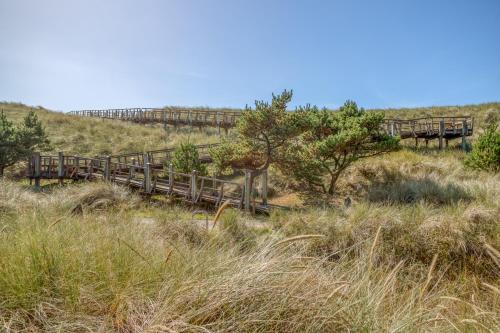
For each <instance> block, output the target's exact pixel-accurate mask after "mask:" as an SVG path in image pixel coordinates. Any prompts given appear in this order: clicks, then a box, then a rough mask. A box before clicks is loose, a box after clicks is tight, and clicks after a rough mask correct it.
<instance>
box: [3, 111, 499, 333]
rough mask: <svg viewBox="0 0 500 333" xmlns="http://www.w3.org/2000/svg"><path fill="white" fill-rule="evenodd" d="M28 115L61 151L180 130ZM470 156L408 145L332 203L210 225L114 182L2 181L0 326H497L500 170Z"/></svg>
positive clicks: (372, 164)
mask: <svg viewBox="0 0 500 333" xmlns="http://www.w3.org/2000/svg"><path fill="white" fill-rule="evenodd" d="M492 107H496V106H495V105H493V106H492V105H482V106H480V107H479V111H478V112H479V113H478V114H479V115H480V117H482V118H486V117H487V115H486V113H487V112H488V110H490V109H491V108H492ZM2 108H4V109H6V112H7V115H8V116H9V117H12V118H13V119H18V120H19V119H20V118H21V117H22V115H23V112H26V110H27V108H26V107H25V106H22V105H15V104H9V106H8V107H6V106H5V105H3V106H2ZM474 108H475V106H474ZM474 108H472V109H470V110H475V109H474ZM7 109H8V110H7ZM9 110H10V111H9ZM459 111H461V110H459ZM37 112H38V113H39V115H40V118H41V119H42V120H43V121H45V123H46V126H47V128H48V129H49V128H50V130H51V131H50V132H49V133H52V134H51V135H52V137H51V138H52V140H53V142H54V144H55V150H64V151H68V152H72V153H80V154H90V155H91V154H101V153H103V152H104V153H106V151H104V150H106V149H111V152H112V153H115V152H126V151H134V150H143V149H154V148H158V147H159V145H158V144H157V143H158V142H160V141H161V140H163V141H161V142H163V143H164V144H165V145H166V146H170V145H171V144H172V145H175V142H177V141H176V140H182V139H184V138H186V137H187V136H188V135H189V134H188V132H187V131H186V132H185V131H184V130H181V131H180V132H178V133H171V134H168V135H167V134H166V133H165V131H164V130H163V129H162V128H161V127H150V126H143V125H134V124H129V123H125V122H117V121H103V120H96V119H79V120H78V122H75V121H74V118H73V117H70V116H66V115H61V114H58V113H52V112H49V111H45V110H41V109H40V110H37ZM415 112H417V111H415ZM418 112H420V111H418ZM111 128H112V129H113V130H112V131H110V129H111ZM193 133H195V134H193ZM193 133H192V134H190V135H191V139H192V141H193V142H196V140H199V141H198V142H206V141H207V140H212V139H216V138H217V137H216V136H212V135H210V136H206V135H205V134H196V132H193ZM79 134H81V136H82V137H83V138H79V139H76V138H75V137H76V136H77V135H79ZM162 135H163V137H162ZM160 138H162V139H160ZM58 140H59V141H58ZM86 145H87V146H86ZM464 156H465V155H464V153H463V152H461V151H459V150H455V149H449V150H446V151H437V150H435V149H432V148H430V149H425V148H419V149H413V148H404V149H403V150H401V151H398V152H394V153H391V154H388V155H386V156H383V157H377V158H372V159H369V160H365V161H362V162H360V163H357V164H356V165H355V166H354V167H353V168H352V169H351V170H348V172H346V174H345V176H344V177H343V178H342V179H341V181H340V182H339V186H338V188H339V193H338V194H337V198H338V203H334V206H333V207H319V206H311V205H309V207H307V208H303V209H301V210H292V211H275V212H273V213H272V214H271V216H270V217H269V218H266V217H255V216H249V215H246V214H244V213H242V212H239V211H236V210H233V209H226V210H224V211H223V212H222V213H221V215H220V216H219V217H218V218H217V220H218V222H217V224H216V225H215V227H214V228H212V227H211V225H209V228H206V227H205V222H204V221H201V222H203V223H200V221H199V220H197V218H199V217H197V216H195V215H193V214H192V210H193V209H191V208H190V207H188V206H186V205H176V204H175V203H172V202H170V201H169V200H163V199H162V200H160V198H155V197H152V198H150V199H145V198H141V197H139V195H138V194H137V193H134V192H130V191H129V190H128V189H126V188H123V187H119V186H115V185H111V184H107V183H98V182H95V183H76V184H67V185H66V186H63V187H59V186H53V185H51V186H46V187H45V188H44V191H43V192H41V193H37V192H34V191H33V190H32V189H31V188H29V187H28V186H27V185H23V183H22V182H14V181H12V180H8V179H6V180H1V181H0V331H6V332H18V331H20V332H329V331H334V332H372V331H374V332H454V331H459V332H462V331H463V332H498V331H500V275H499V273H498V272H500V266H499V265H500V258H499V253H498V251H499V250H500V223H499V222H498V221H500V200H499V198H500V175H499V174H494V173H487V172H482V171H472V170H469V169H466V168H465V167H464V165H463V163H462V161H463V158H464ZM282 177H283V176H280V177H278V175H277V174H275V173H271V183H272V184H273V188H272V189H271V191H274V192H275V193H276V194H277V195H278V196H279V195H280V194H281V193H280V192H282V191H283V189H287V190H289V191H292V192H293V188H294V184H290V183H288V181H287V180H286V179H285V178H282ZM345 197H349V198H350V199H351V201H350V202H351V203H350V204H349V205H344V203H343V202H344V200H343V199H344V198H345ZM311 202H312V201H311ZM210 214H211V215H210V218H209V221H213V220H214V218H215V212H211V213H210Z"/></svg>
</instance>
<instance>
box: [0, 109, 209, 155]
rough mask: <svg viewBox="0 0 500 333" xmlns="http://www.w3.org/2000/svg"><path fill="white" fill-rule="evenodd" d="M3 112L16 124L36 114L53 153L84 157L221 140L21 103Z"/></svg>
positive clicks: (202, 133) (186, 130)
mask: <svg viewBox="0 0 500 333" xmlns="http://www.w3.org/2000/svg"><path fill="white" fill-rule="evenodd" d="M0 110H3V111H4V113H5V115H6V116H7V118H8V119H9V120H10V121H14V122H21V121H22V119H23V118H24V117H25V116H26V115H27V114H28V113H29V112H30V111H34V112H35V114H36V115H37V116H38V118H39V119H40V121H41V122H42V123H43V124H44V126H45V131H46V133H47V136H48V138H49V139H50V141H51V143H52V149H51V150H49V152H52V153H56V152H58V151H64V152H65V153H67V154H80V155H83V156H96V155H108V154H111V155H115V154H124V153H131V152H143V151H148V150H156V149H161V148H163V147H165V148H172V147H176V146H177V145H178V144H179V143H180V142H184V141H188V140H189V141H190V142H192V143H194V144H202V143H213V142H217V141H218V140H219V136H218V135H217V131H216V130H215V129H206V130H204V131H198V130H192V129H190V128H179V129H174V128H171V127H168V128H167V129H166V130H165V129H164V128H163V127H162V126H160V125H147V126H145V125H142V124H134V123H130V122H125V121H115V120H107V119H97V118H82V117H75V116H72V115H69V114H64V113H62V112H53V111H50V110H47V109H44V108H41V107H36V108H33V107H29V106H26V105H23V104H18V103H0Z"/></svg>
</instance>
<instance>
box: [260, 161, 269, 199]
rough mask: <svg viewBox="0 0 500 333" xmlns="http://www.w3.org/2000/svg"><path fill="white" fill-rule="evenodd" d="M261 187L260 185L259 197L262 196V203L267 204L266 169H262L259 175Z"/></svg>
mask: <svg viewBox="0 0 500 333" xmlns="http://www.w3.org/2000/svg"><path fill="white" fill-rule="evenodd" d="M260 181H261V187H262V193H261V197H262V204H263V205H267V185H268V184H267V169H266V170H264V171H262V175H261V179H260Z"/></svg>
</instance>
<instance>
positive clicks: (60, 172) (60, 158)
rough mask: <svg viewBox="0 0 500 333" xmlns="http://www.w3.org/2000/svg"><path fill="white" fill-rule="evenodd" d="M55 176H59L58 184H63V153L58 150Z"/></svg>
mask: <svg viewBox="0 0 500 333" xmlns="http://www.w3.org/2000/svg"><path fill="white" fill-rule="evenodd" d="M57 177H58V178H59V184H60V185H63V184H64V153H63V152H62V151H60V152H59V153H57Z"/></svg>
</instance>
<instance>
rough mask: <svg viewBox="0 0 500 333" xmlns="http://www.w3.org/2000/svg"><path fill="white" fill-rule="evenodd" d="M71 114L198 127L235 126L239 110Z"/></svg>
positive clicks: (159, 109) (148, 110)
mask: <svg viewBox="0 0 500 333" xmlns="http://www.w3.org/2000/svg"><path fill="white" fill-rule="evenodd" d="M69 114H72V115H77V116H81V117H98V118H107V119H119V120H126V121H132V122H136V123H159V124H169V125H173V126H179V125H189V126H196V127H205V126H210V127H217V128H219V129H220V128H224V129H228V128H231V127H234V126H235V124H236V120H237V119H238V117H239V115H240V112H239V111H230V110H217V111H215V110H206V109H196V108H193V109H189V108H125V109H106V110H80V111H70V112H69Z"/></svg>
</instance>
